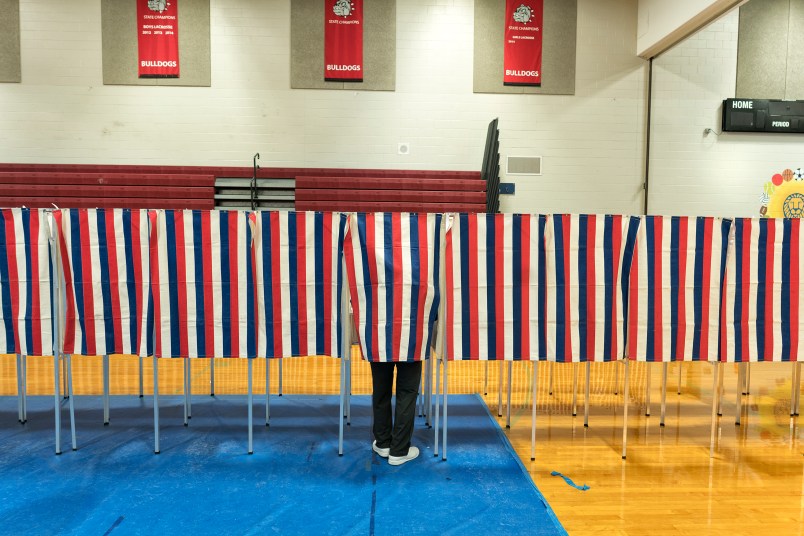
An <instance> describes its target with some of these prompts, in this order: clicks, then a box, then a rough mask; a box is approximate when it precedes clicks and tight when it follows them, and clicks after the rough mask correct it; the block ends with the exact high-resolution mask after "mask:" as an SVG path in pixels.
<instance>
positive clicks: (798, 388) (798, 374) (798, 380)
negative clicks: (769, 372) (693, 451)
mask: <svg viewBox="0 0 804 536" xmlns="http://www.w3.org/2000/svg"><path fill="white" fill-rule="evenodd" d="M749 370H750V368H749ZM800 409H801V362H798V363H796V415H798V413H799V410H800ZM26 420H27V419H26Z"/></svg>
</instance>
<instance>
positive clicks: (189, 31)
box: [101, 0, 212, 86]
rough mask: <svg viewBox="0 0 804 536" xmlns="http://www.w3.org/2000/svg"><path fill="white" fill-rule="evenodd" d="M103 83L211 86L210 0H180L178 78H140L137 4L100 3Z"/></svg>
mask: <svg viewBox="0 0 804 536" xmlns="http://www.w3.org/2000/svg"><path fill="white" fill-rule="evenodd" d="M101 26H102V34H103V35H102V42H103V45H102V46H103V83H104V84H121V85H135V86H209V85H211V82H212V75H211V67H210V33H209V0H179V69H180V74H179V76H180V77H179V78H139V77H138V75H137V61H138V60H137V55H138V52H137V5H136V3H134V2H132V1H131V0H103V2H101Z"/></svg>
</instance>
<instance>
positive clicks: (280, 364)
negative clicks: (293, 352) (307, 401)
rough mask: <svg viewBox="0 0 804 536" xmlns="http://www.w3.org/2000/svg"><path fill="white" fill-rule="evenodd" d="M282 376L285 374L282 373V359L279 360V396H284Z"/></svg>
mask: <svg viewBox="0 0 804 536" xmlns="http://www.w3.org/2000/svg"><path fill="white" fill-rule="evenodd" d="M282 375H283V373H282V359H280V360H279V375H278V379H279V386H278V389H277V396H282Z"/></svg>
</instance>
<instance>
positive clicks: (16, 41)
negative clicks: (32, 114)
mask: <svg viewBox="0 0 804 536" xmlns="http://www.w3.org/2000/svg"><path fill="white" fill-rule="evenodd" d="M0 14H2V15H0V82H21V81H22V70H21V67H20V1H19V0H0Z"/></svg>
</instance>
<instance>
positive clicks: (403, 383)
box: [375, 361, 422, 456]
mask: <svg viewBox="0 0 804 536" xmlns="http://www.w3.org/2000/svg"><path fill="white" fill-rule="evenodd" d="M421 377H422V363H421V361H417V362H415V363H397V364H396V410H395V412H394V431H393V434H392V438H391V456H406V455H407V453H408V449H409V448H410V438H411V437H412V436H413V420H414V418H415V416H416V397H417V396H418V395H419V382H420V380H421ZM375 419H376V417H375ZM375 436H376V434H375ZM378 443H379V441H378Z"/></svg>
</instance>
